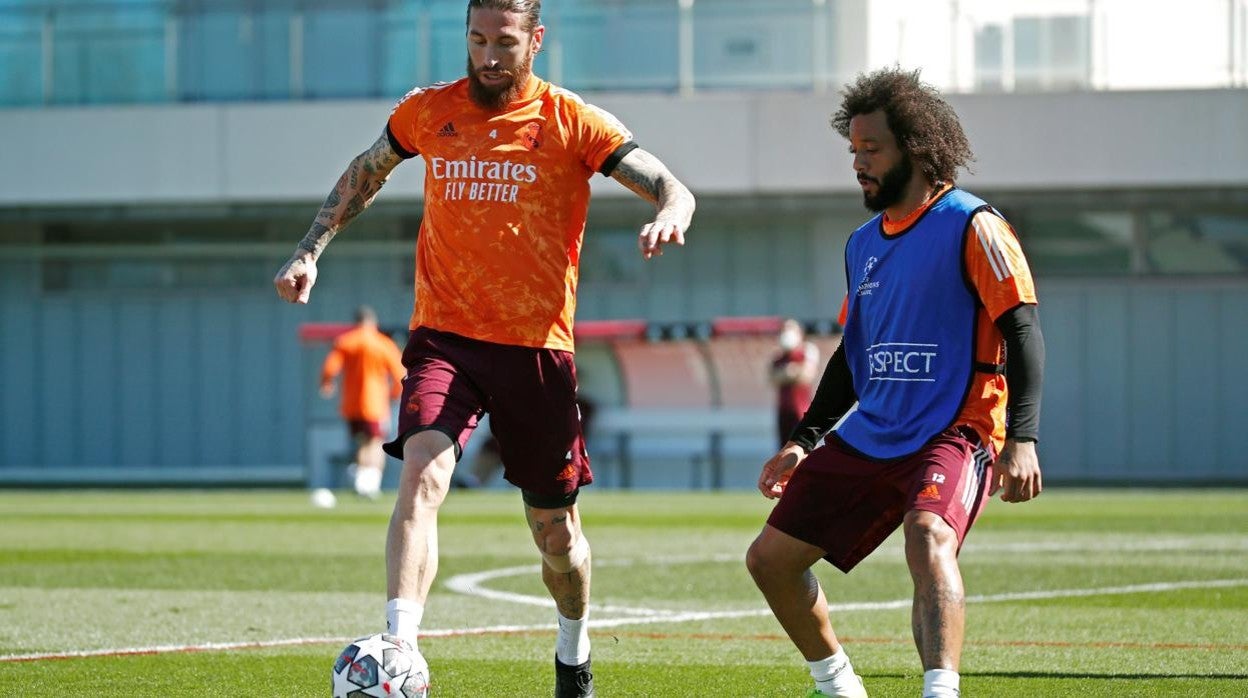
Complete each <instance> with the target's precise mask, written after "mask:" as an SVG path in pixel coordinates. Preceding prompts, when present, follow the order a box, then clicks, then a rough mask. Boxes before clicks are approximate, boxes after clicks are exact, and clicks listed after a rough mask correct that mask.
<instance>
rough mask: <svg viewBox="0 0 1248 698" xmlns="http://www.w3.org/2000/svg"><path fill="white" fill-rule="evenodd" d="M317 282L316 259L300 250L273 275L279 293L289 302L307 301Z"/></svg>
mask: <svg viewBox="0 0 1248 698" xmlns="http://www.w3.org/2000/svg"><path fill="white" fill-rule="evenodd" d="M315 283H316V261H315V260H313V259H312V258H311V257H310V256H309V255H308V254H306V253H303V252H302V251H300V252H299V253H296V254H295V255H294V256H292V257H291V258H290V259H289V260H287V261H286V264H284V265H282V268H281V269H279V270H278V271H277V276H275V277H273V286H274V287H275V288H276V289H277V295H278V297H280V298H281V299H282V300H284V301H287V302H289V303H307V302H308V298H309V297H310V296H311V295H312V286H313V284H315Z"/></svg>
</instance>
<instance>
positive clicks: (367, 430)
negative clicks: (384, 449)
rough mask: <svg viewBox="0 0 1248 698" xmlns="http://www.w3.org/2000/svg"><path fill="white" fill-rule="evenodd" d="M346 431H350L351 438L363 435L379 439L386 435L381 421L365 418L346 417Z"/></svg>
mask: <svg viewBox="0 0 1248 698" xmlns="http://www.w3.org/2000/svg"><path fill="white" fill-rule="evenodd" d="M347 431H349V432H351V438H353V439H354V438H357V437H360V436H363V437H365V438H368V439H379V438H381V437H383V436H385V435H386V430H385V427H384V426H383V425H382V423H381V422H374V421H370V420H367V419H348V420H347Z"/></svg>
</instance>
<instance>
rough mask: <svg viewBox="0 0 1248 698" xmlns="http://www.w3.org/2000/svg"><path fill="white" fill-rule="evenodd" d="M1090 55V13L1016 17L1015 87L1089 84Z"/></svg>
mask: <svg viewBox="0 0 1248 698" xmlns="http://www.w3.org/2000/svg"><path fill="white" fill-rule="evenodd" d="M1090 55H1091V54H1090V49H1089V34H1088V18H1087V17H1086V16H1080V15H1071V16H1052V17H1016V18H1015V19H1014V87H1015V89H1019V90H1040V89H1070V88H1079V87H1087V86H1088V82H1089V79H1090V76H1091V71H1092V68H1091V59H1090Z"/></svg>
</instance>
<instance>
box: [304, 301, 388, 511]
mask: <svg viewBox="0 0 1248 698" xmlns="http://www.w3.org/2000/svg"><path fill="white" fill-rule="evenodd" d="M403 373H404V369H403V362H402V354H401V353H400V352H399V347H398V345H396V344H395V343H394V340H392V339H390V337H388V336H387V335H386V334H384V333H383V332H381V331H380V330H378V329H377V314H376V313H375V312H373V309H372V308H370V307H368V306H364V305H362V306H360V307H359V308H357V309H356V311H355V326H354V327H353V328H351V329H350V330H348V331H346V332H344V333H343V334H341V335H339V336H338V337H337V339H335V340H334V345H333V347H332V348H331V349H330V350H329V354H328V355H326V357H325V363H324V364H322V366H321V397H323V398H325V399H330V398H332V397H333V396H334V393H335V387H334V385H335V380H336V379H337V378H338V376H339V375H340V374H341V376H342V391H341V393H342V397H341V399H340V400H339V402H338V410H339V413H340V414H341V415H342V418H343V419H344V420H346V422H347V430H348V431H349V432H350V435H351V441H352V443H353V444H354V445H355V462H354V463H353V464H352V469H353V471H354V472H353V479H354V486H355V492H356V494H358V495H360V496H361V497H367V498H369V499H376V498H377V497H378V495H380V494H381V476H382V474H383V473H384V472H385V468H386V454H385V453H384V452H383V451H382V450H381V442H382V437H385V436H387V435H388V434H389V432H390V413H391V412H392V406H393V404H394V401H395V400H398V399H399V395H400V394H401V393H402V390H403Z"/></svg>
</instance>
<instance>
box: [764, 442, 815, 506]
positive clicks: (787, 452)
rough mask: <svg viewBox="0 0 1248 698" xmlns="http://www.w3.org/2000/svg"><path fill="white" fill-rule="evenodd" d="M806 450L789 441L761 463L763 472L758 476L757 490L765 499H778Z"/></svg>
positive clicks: (804, 455) (803, 458)
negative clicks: (769, 458)
mask: <svg viewBox="0 0 1248 698" xmlns="http://www.w3.org/2000/svg"><path fill="white" fill-rule="evenodd" d="M806 455H807V453H806V450H805V449H803V448H802V447H801V446H798V445H797V444H795V443H793V442H792V441H790V442H789V443H787V444H785V445H784V447H783V448H781V449H780V452H779V453H777V454H776V455H774V456H772V457H771V460H768V461H767V462H766V463H763V472H762V474H760V475H759V476H758V491H759V492H762V493H763V496H764V497H766V498H767V499H779V498H780V495H782V494H784V488H785V487H786V486H787V485H788V484H789V478H791V477H793V471H794V470H796V469H797V466H798V465H799V464H801V462H802V461H803V460H805V459H806Z"/></svg>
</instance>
